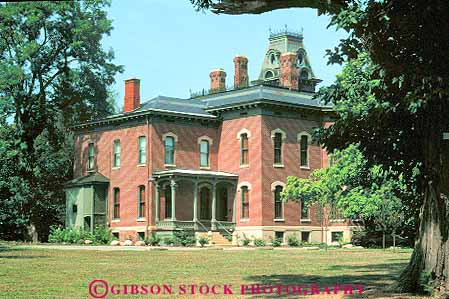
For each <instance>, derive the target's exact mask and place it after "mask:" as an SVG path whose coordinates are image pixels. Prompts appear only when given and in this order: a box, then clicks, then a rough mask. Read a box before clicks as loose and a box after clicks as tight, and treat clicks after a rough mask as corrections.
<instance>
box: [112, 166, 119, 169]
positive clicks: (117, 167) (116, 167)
mask: <svg viewBox="0 0 449 299" xmlns="http://www.w3.org/2000/svg"><path fill="white" fill-rule="evenodd" d="M119 169H120V166H115V167H112V170H119Z"/></svg>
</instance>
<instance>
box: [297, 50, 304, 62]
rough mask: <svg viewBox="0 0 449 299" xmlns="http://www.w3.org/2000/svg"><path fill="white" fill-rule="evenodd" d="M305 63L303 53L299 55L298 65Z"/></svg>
mask: <svg viewBox="0 0 449 299" xmlns="http://www.w3.org/2000/svg"><path fill="white" fill-rule="evenodd" d="M303 62H304V55H303V54H302V53H301V52H299V53H298V59H297V63H298V65H302V64H303Z"/></svg>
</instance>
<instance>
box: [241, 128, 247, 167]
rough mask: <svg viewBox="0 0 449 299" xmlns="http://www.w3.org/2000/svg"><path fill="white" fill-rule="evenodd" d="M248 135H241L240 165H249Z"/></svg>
mask: <svg viewBox="0 0 449 299" xmlns="http://www.w3.org/2000/svg"><path fill="white" fill-rule="evenodd" d="M248 153H249V151H248V134H246V133H243V134H242V135H240V165H248V164H249V157H248Z"/></svg>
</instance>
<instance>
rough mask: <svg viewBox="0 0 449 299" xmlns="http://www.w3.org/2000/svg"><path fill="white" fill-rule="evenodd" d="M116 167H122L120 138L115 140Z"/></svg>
mask: <svg viewBox="0 0 449 299" xmlns="http://www.w3.org/2000/svg"><path fill="white" fill-rule="evenodd" d="M113 163H114V167H120V140H114V162H113Z"/></svg>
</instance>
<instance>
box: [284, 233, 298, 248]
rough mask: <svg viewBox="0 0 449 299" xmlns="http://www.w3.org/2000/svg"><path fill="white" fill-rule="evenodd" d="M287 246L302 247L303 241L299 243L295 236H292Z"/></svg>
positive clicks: (288, 239) (289, 237)
mask: <svg viewBox="0 0 449 299" xmlns="http://www.w3.org/2000/svg"><path fill="white" fill-rule="evenodd" d="M287 244H288V246H291V247H298V246H300V245H301V241H299V240H298V238H297V237H296V236H295V235H290V236H288V238H287Z"/></svg>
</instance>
